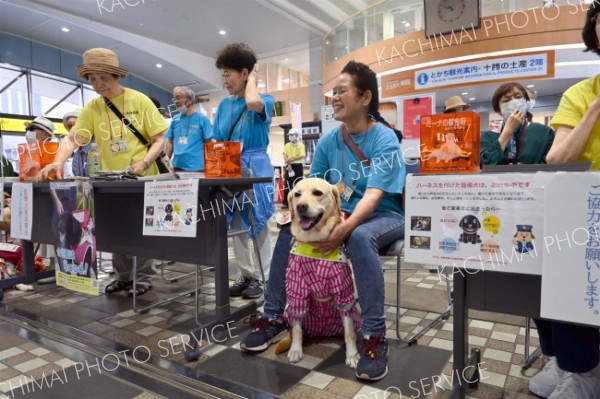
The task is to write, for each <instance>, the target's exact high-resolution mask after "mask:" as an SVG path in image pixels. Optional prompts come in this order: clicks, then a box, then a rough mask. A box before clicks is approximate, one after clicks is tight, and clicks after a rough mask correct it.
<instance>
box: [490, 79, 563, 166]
mask: <svg viewBox="0 0 600 399" xmlns="http://www.w3.org/2000/svg"><path fill="white" fill-rule="evenodd" d="M492 105H493V107H494V111H496V112H497V113H498V114H500V115H501V116H502V119H503V120H504V121H503V123H502V126H501V127H500V133H497V132H493V131H485V132H482V133H481V164H482V165H506V164H516V163H522V164H538V163H546V154H547V153H548V151H549V150H550V147H551V146H552V142H553V140H554V130H552V128H550V127H548V126H546V125H542V124H540V123H536V122H529V121H530V120H531V114H530V113H529V110H530V109H531V100H530V98H529V94H528V93H527V90H526V89H525V88H524V87H523V86H522V85H520V84H519V83H516V82H509V83H504V84H503V85H501V86H500V87H498V89H496V92H495V93H494V96H493V97H492Z"/></svg>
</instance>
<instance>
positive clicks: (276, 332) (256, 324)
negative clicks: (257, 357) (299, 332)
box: [240, 317, 287, 352]
mask: <svg viewBox="0 0 600 399" xmlns="http://www.w3.org/2000/svg"><path fill="white" fill-rule="evenodd" d="M250 326H251V327H252V332H251V333H250V334H248V335H247V336H246V338H244V340H243V341H242V342H241V343H240V348H242V349H243V350H245V351H249V352H262V351H264V350H266V349H267V348H268V347H269V345H271V344H274V343H277V342H279V341H281V340H282V339H283V338H284V337H285V332H286V330H287V328H286V325H285V323H284V322H283V321H281V320H269V319H267V318H266V317H258V318H257V317H251V318H250Z"/></svg>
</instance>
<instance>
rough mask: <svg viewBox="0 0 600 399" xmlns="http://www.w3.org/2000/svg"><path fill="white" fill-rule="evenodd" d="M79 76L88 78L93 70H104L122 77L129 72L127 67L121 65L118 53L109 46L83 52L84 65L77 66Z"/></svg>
mask: <svg viewBox="0 0 600 399" xmlns="http://www.w3.org/2000/svg"><path fill="white" fill-rule="evenodd" d="M77 72H78V73H79V76H81V77H82V78H84V79H87V75H88V74H89V73H92V72H104V73H109V74H111V75H117V76H119V77H120V78H123V77H125V76H127V74H128V73H129V72H128V71H127V70H126V69H123V68H121V67H119V57H118V56H117V53H115V52H114V51H112V50H109V49H107V48H93V49H89V50H88V51H86V52H85V53H83V65H80V66H78V67H77Z"/></svg>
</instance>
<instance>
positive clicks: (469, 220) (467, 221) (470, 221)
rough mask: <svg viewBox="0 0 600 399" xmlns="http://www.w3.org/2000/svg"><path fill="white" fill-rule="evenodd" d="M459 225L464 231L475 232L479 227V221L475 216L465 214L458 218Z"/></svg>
mask: <svg viewBox="0 0 600 399" xmlns="http://www.w3.org/2000/svg"><path fill="white" fill-rule="evenodd" d="M459 226H460V228H461V229H463V231H464V232H465V233H475V232H476V231H477V230H478V229H479V228H480V227H481V223H479V219H477V218H476V217H475V216H473V215H467V216H464V217H463V218H462V219H461V220H460V224H459Z"/></svg>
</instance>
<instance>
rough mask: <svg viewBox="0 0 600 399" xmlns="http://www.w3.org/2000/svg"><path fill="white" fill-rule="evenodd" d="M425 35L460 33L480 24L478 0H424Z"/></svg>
mask: <svg viewBox="0 0 600 399" xmlns="http://www.w3.org/2000/svg"><path fill="white" fill-rule="evenodd" d="M424 2H425V35H426V36H433V35H442V34H446V33H450V32H451V31H454V32H457V33H460V31H461V29H463V28H464V29H465V30H470V29H471V28H472V27H475V28H479V26H480V4H479V3H480V0H424Z"/></svg>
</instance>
